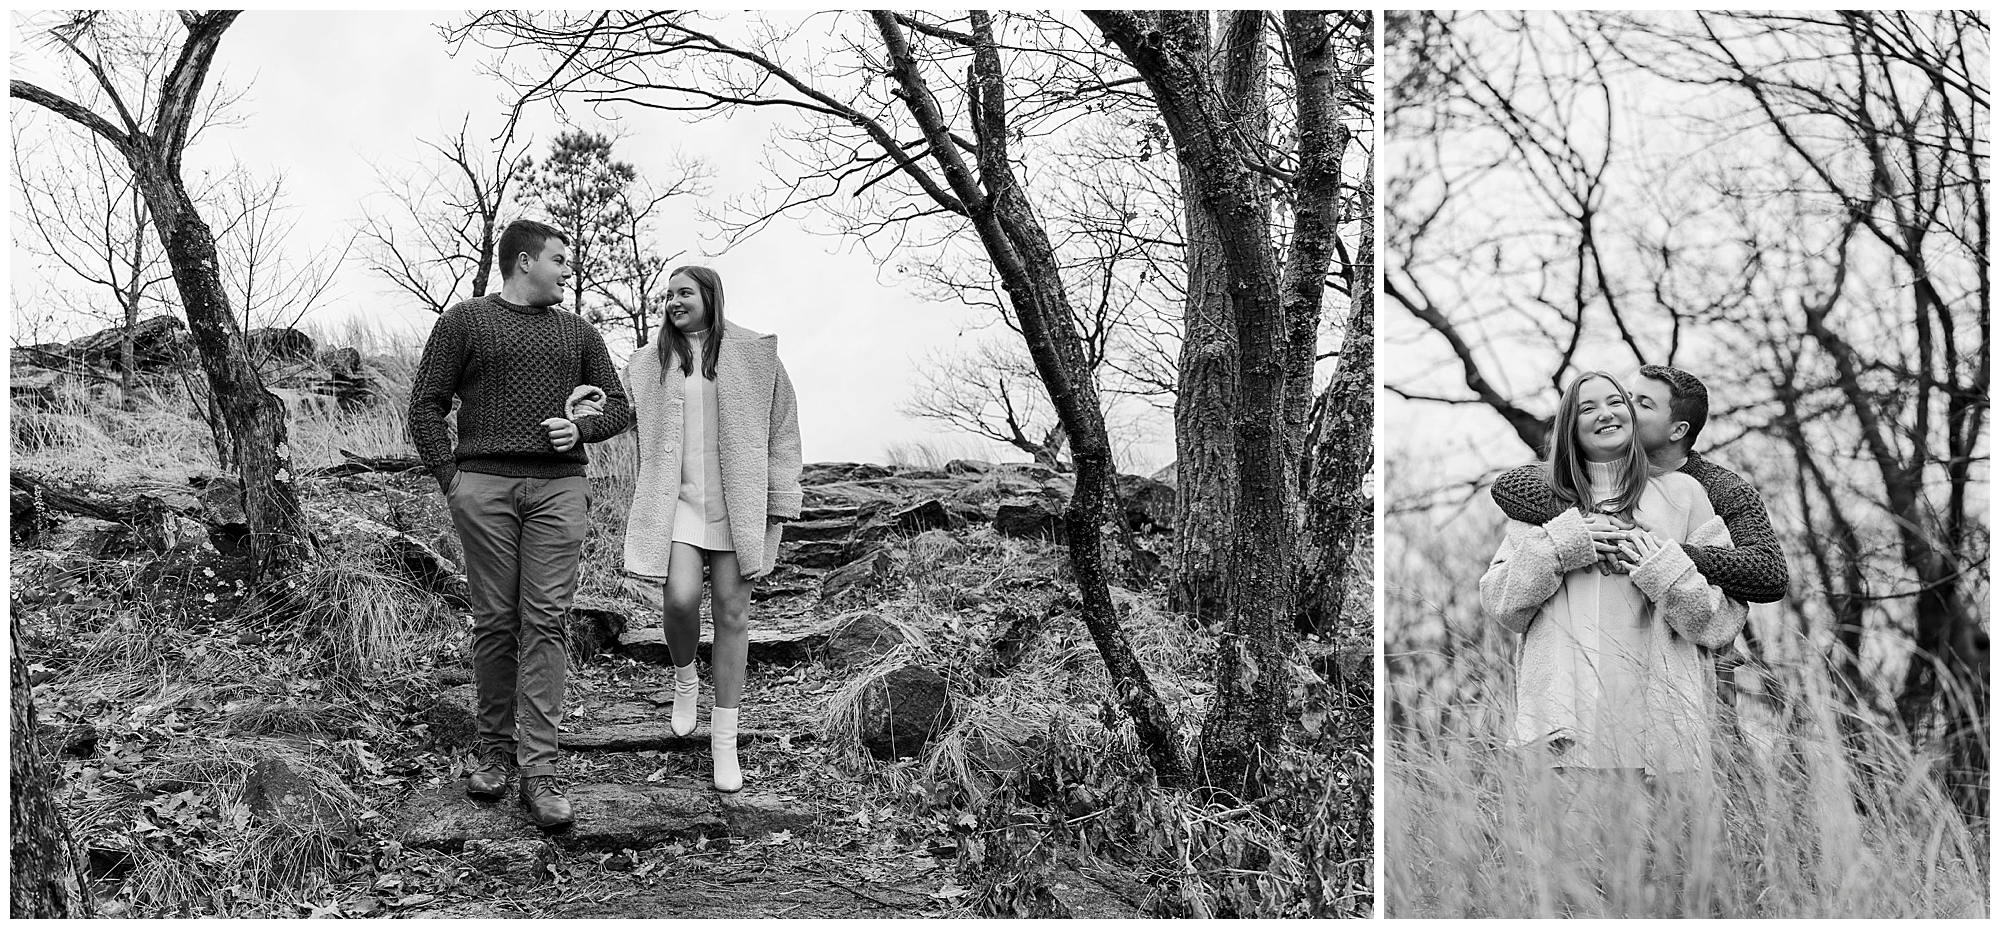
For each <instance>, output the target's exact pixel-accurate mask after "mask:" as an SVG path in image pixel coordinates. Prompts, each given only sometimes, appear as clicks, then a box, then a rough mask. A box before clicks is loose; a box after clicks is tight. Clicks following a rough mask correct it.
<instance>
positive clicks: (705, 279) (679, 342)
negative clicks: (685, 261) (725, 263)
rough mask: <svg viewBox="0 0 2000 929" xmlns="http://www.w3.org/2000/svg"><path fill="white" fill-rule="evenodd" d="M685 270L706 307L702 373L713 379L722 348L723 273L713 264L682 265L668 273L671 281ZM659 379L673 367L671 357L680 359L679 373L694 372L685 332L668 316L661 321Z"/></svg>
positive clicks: (687, 373) (665, 375)
mask: <svg viewBox="0 0 2000 929" xmlns="http://www.w3.org/2000/svg"><path fill="white" fill-rule="evenodd" d="M682 274H685V275H687V276H688V277H690V278H692V279H693V280H694V286H695V289H696V290H699V291H701V304H702V306H705V307H707V308H708V338H706V339H703V340H701V341H702V345H701V374H702V376H703V377H706V378H708V379H709V380H711V381H712V380H715V359H716V358H717V357H718V356H719V355H720V354H721V352H722V329H723V323H722V275H720V274H717V273H715V269H714V268H709V267H703V266H702V265H681V266H680V267H678V268H675V269H674V270H673V273H671V274H668V275H667V281H668V282H669V283H671V282H672V281H673V279H674V278H675V277H677V276H679V275H682ZM656 341H658V342H659V343H660V380H663V381H664V380H666V379H667V369H668V368H671V367H674V366H675V365H674V359H676V358H679V359H680V365H679V367H680V369H681V376H682V377H687V376H688V375H689V374H692V373H694V361H693V359H692V358H691V357H690V352H689V349H688V343H689V341H690V340H689V339H688V337H687V333H685V332H682V331H681V330H680V327H679V326H676V325H674V318H673V317H672V316H668V317H667V318H666V319H664V320H662V321H661V322H660V337H659V338H658V339H657V340H656Z"/></svg>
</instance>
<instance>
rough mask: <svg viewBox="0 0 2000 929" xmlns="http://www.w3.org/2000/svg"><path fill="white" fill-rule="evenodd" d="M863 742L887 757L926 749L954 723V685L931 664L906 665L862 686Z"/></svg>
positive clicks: (879, 755)
mask: <svg viewBox="0 0 2000 929" xmlns="http://www.w3.org/2000/svg"><path fill="white" fill-rule="evenodd" d="M860 709H861V721H860V735H861V744H862V745H863V746H864V747H866V748H867V749H868V753H869V754H871V755H874V756H875V757H876V758H879V759H882V760H883V761H889V760H891V759H895V758H903V757H911V756H915V755H917V754H918V753H919V752H922V751H923V749H924V746H926V745H928V744H930V742H931V740H932V739H935V738H937V736H938V734H939V733H941V732H943V731H944V730H945V729H946V728H948V727H949V726H950V725H951V718H952V705H951V689H950V687H949V686H948V685H947V684H946V682H945V679H944V676H943V675H941V674H938V673H937V672H936V671H932V670H931V669H929V668H920V667H917V666H915V665H904V666H902V667H900V668H897V669H895V670H893V671H890V672H889V673H887V674H884V675H882V676H881V677H878V678H875V679H874V680H872V681H869V682H868V684H867V685H866V686H864V687H863V688H862V690H861V707H860Z"/></svg>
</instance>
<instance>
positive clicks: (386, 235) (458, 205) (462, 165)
mask: <svg viewBox="0 0 2000 929" xmlns="http://www.w3.org/2000/svg"><path fill="white" fill-rule="evenodd" d="M471 124H472V117H471V116H470V115H468V116H466V118H465V119H464V120H463V121H461V122H460V123H459V127H458V133H457V135H454V136H452V137H450V138H448V139H442V140H426V141H425V142H424V143H423V144H424V147H425V148H427V149H429V150H430V153H431V156H432V158H433V160H431V161H429V162H427V163H425V164H423V165H422V166H420V167H418V168H416V169H415V170H414V171H412V172H410V173H408V174H398V173H393V172H389V171H385V170H383V169H381V168H379V167H378V168H377V169H376V175H377V177H378V178H379V179H380V181H381V184H382V187H383V191H384V195H385V196H386V197H387V199H388V200H389V205H387V206H386V207H380V208H373V207H371V208H369V209H368V212H366V213H365V215H364V218H363V220H362V223H361V227H360V234H361V237H362V238H363V239H364V240H366V242H367V245H366V247H365V248H364V255H365V257H366V261H367V264H368V268H369V270H371V271H374V272H375V273H377V274H379V275H381V276H383V277H385V278H387V279H388V280H389V282H390V283H392V284H394V285H395V286H396V287H397V289H399V290H401V291H403V292H404V293H407V294H409V295H410V296H411V297H414V298H416V299H417V300H418V301H419V302H421V303H422V304H423V305H424V306H425V307H426V308H428V309H429V310H430V311H431V312H433V313H443V312H444V311H445V310H448V309H450V308H451V306H452V304H454V303H457V302H458V301H460V300H462V299H465V298H467V297H480V296H485V294H486V292H487V290H488V289H489V288H491V287H492V284H493V260H494V259H493V247H494V243H495V240H496V239H497V238H498V237H499V234H500V233H499V228H500V226H499V224H500V217H501V216H502V215H504V213H505V211H506V209H507V207H508V205H509V203H510V200H509V195H510V194H511V192H512V186H513V184H514V181H515V178H516V176H517V175H518V173H519V172H520V170H521V167H522V165H523V164H524V163H525V162H526V161H527V160H528V154H527V147H528V144H529V142H528V140H526V139H519V138H517V136H516V134H515V131H516V129H517V128H518V127H519V125H520V110H519V109H518V108H516V109H515V110H514V111H513V112H512V113H510V114H509V116H508V118H507V121H506V123H505V124H504V125H503V126H502V127H501V129H500V132H499V133H498V134H497V135H496V136H495V137H494V138H493V139H492V140H491V142H492V150H491V151H490V152H488V151H484V150H482V149H481V148H480V147H479V146H477V145H476V144H474V143H473V142H470V141H468V140H467V138H466V133H467V131H468V130H469V129H470V127H471ZM378 210H379V211H378Z"/></svg>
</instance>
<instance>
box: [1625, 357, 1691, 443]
mask: <svg viewBox="0 0 2000 929" xmlns="http://www.w3.org/2000/svg"><path fill="white" fill-rule="evenodd" d="M1631 383H1632V426H1633V430H1634V431H1635V432H1636V433H1637V434H1638V439H1639V447H1640V448H1643V449H1645V450H1646V451H1648V452H1653V451H1658V450H1659V449H1661V448H1664V447H1665V446H1667V445H1670V444H1672V443H1673V442H1674V440H1675V439H1678V438H1679V437H1680V436H1681V435H1683V434H1685V433H1686V432H1687V430H1686V428H1685V427H1682V428H1676V427H1677V426H1682V424H1681V423H1678V422H1676V421H1675V420H1674V414H1673V389H1672V388H1671V387H1669V386H1668V385H1667V382H1665V381H1661V380H1655V379H1653V378H1650V377H1646V376H1645V375H1639V376H1637V377H1634V378H1633V379H1632V381H1631Z"/></svg>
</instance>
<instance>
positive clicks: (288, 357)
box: [243, 328, 319, 361]
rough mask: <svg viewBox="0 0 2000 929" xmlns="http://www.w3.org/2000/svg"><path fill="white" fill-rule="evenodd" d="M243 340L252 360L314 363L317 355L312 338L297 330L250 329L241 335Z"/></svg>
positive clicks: (317, 351)
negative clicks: (265, 359) (269, 359)
mask: <svg viewBox="0 0 2000 929" xmlns="http://www.w3.org/2000/svg"><path fill="white" fill-rule="evenodd" d="M243 340H244V342H245V344H247V345H248V346H249V349H250V356H251V357H252V358H271V359H277V360H281V361H314V360H316V357H315V356H317V355H318V354H319V346H318V345H315V344H313V339H312V336H309V335H306V334H305V333H303V332H300V331H298V330H297V329H284V328H266V329H252V330H250V331H249V332H246V333H244V334H243Z"/></svg>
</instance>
